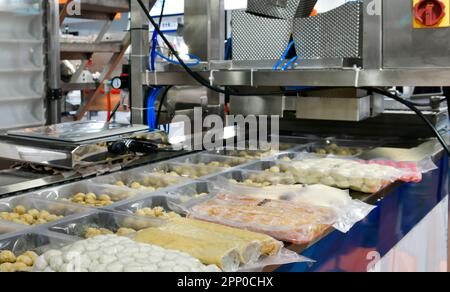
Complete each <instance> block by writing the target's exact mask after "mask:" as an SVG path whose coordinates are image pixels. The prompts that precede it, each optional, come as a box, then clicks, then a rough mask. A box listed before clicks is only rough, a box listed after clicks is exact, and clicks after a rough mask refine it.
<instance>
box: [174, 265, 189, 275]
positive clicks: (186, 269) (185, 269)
mask: <svg viewBox="0 0 450 292" xmlns="http://www.w3.org/2000/svg"><path fill="white" fill-rule="evenodd" d="M172 270H173V271H174V272H176V273H186V272H189V271H190V268H189V267H187V266H184V265H177V266H176V267H174V268H173V269H172Z"/></svg>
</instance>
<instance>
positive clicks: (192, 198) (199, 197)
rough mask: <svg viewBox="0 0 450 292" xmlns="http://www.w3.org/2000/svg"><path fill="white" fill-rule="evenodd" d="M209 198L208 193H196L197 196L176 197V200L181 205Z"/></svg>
mask: <svg viewBox="0 0 450 292" xmlns="http://www.w3.org/2000/svg"><path fill="white" fill-rule="evenodd" d="M207 196H209V194H208V193H198V194H194V195H192V196H191V195H181V196H179V197H178V199H179V200H180V202H181V203H187V202H190V201H192V200H198V199H201V198H205V197H207Z"/></svg>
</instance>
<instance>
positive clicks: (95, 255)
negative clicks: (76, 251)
mask: <svg viewBox="0 0 450 292" xmlns="http://www.w3.org/2000/svg"><path fill="white" fill-rule="evenodd" d="M86 255H87V256H88V257H89V258H90V259H91V261H95V260H98V259H99V257H100V253H99V252H97V251H88V252H87V253H86Z"/></svg>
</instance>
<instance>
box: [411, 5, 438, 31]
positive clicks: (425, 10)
mask: <svg viewBox="0 0 450 292" xmlns="http://www.w3.org/2000/svg"><path fill="white" fill-rule="evenodd" d="M414 17H415V18H416V20H417V21H418V22H419V23H421V24H423V25H425V26H434V25H436V24H439V22H441V20H442V19H443V18H444V17H445V4H444V3H443V2H442V1H439V0H421V1H419V3H417V4H416V5H415V6H414Z"/></svg>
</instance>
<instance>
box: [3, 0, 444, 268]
mask: <svg viewBox="0 0 450 292" xmlns="http://www.w3.org/2000/svg"><path fill="white" fill-rule="evenodd" d="M140 2H141V3H140ZM325 2H326V1H325ZM429 2H430V3H429ZM154 3H155V1H137V0H131V1H130V15H131V27H130V29H131V30H130V33H131V39H132V53H131V78H130V82H129V83H130V92H131V98H130V99H131V104H132V107H131V108H132V110H131V120H132V123H133V125H131V126H130V125H119V124H104V123H98V122H77V123H71V124H61V125H55V126H49V127H39V128H32V129H26V130H11V131H9V132H7V133H5V134H4V135H2V136H1V137H0V156H1V157H2V158H4V159H9V160H14V162H15V163H17V162H19V164H14V166H15V168H14V169H12V170H4V171H2V172H0V177H1V178H2V186H0V195H3V196H5V197H6V196H7V197H11V196H12V197H14V196H17V195H19V194H24V193H25V194H26V195H31V194H33V193H34V194H36V193H41V194H42V193H45V192H46V191H51V190H54V189H55V188H57V189H58V192H60V193H61V194H62V193H65V190H66V189H67V190H70V191H72V188H73V187H74V186H76V185H77V184H80V181H81V184H82V185H83V182H84V181H85V179H94V180H93V182H94V184H96V183H97V182H99V183H105V181H106V182H107V183H111V184H114V183H116V182H117V181H118V179H116V178H119V177H121V174H124V172H119V173H116V171H118V170H125V176H124V177H122V178H123V180H125V179H126V178H127V174H126V173H127V172H128V174H129V175H135V176H138V172H139V169H137V170H134V169H136V167H138V166H139V167H143V168H146V169H147V170H150V169H151V170H152V171H160V172H161V171H162V172H163V173H164V172H166V173H168V172H170V170H171V169H172V168H173V167H174V166H178V167H180V165H181V166H183V167H187V168H189V169H190V170H189V171H188V170H186V172H187V173H188V174H189V175H191V176H192V173H194V175H193V176H195V177H196V178H194V179H193V181H191V180H189V181H177V182H174V183H168V184H167V185H165V186H163V188H162V189H161V190H162V191H164V190H165V188H164V187H169V188H171V187H176V188H177V191H178V192H179V193H183V192H184V191H183V190H185V191H186V192H187V190H189V188H188V187H187V186H188V185H189V184H191V183H193V182H194V183H196V184H201V185H202V190H199V193H204V192H207V189H206V190H205V185H204V183H205V182H208V183H213V180H212V177H213V176H214V175H217V174H223V173H227V170H226V169H221V168H219V169H217V168H216V169H214V168H207V169H206V173H205V169H200V170H198V167H200V168H202V167H205V165H208V163H212V162H214V164H216V163H219V164H220V163H222V165H223V164H228V163H229V162H228V159H229V157H236V156H239V155H241V157H240V158H241V159H244V160H246V161H241V162H240V163H237V165H232V166H231V168H232V170H236V171H237V172H239V171H242V169H244V171H246V170H251V171H255V170H256V171H258V169H252V167H255V165H256V164H254V162H255V161H254V160H255V157H253V158H252V157H251V155H249V153H251V152H252V151H254V150H249V149H246V150H245V149H244V153H237V154H236V153H233V152H231V153H230V151H229V150H226V149H217V150H215V151H206V150H205V151H201V152H200V155H203V156H204V158H202V159H206V158H208V157H209V159H210V160H208V161H207V162H205V161H204V160H199V159H198V158H195V157H194V158H192V156H189V157H191V158H189V157H187V158H186V159H188V160H189V162H186V161H187V160H184V158H181V160H180V158H178V157H179V156H182V157H184V155H187V154H189V153H191V152H192V151H189V149H188V148H189V147H187V148H186V147H182V148H181V149H183V151H172V150H173V149H171V148H170V146H169V145H168V143H167V142H168V140H167V138H166V137H165V134H163V133H161V132H160V131H156V132H150V133H149V132H148V127H145V126H140V125H141V124H145V121H146V111H145V109H146V108H147V101H146V97H147V92H148V89H149V88H152V87H164V88H167V101H166V102H165V104H164V106H165V108H166V112H167V113H166V114H165V115H163V117H162V119H163V120H164V121H165V123H167V124H170V123H171V122H172V121H173V118H174V117H175V116H177V115H180V114H183V115H186V116H194V107H196V108H200V109H201V111H202V113H203V116H207V115H208V114H218V115H219V116H222V117H223V118H225V120H226V117H227V115H243V116H256V117H258V118H261V117H266V116H269V117H270V116H272V119H274V117H276V119H278V118H279V130H280V131H279V133H278V135H279V136H277V137H276V139H274V140H279V142H280V143H281V144H280V145H287V146H286V147H281V148H280V149H278V150H276V151H273V152H270V151H269V152H270V153H269V156H270V157H278V156H277V155H280V154H281V155H283V154H284V155H289V153H291V154H292V153H294V154H295V153H301V152H305V151H306V152H313V153H319V154H320V153H322V154H323V153H325V154H335V155H339V154H348V153H350V154H351V155H350V156H352V157H358V158H361V159H376V158H386V159H392V160H395V161H409V162H411V161H413V162H420V161H422V160H424V159H427V158H431V160H432V161H433V162H434V164H436V166H437V168H436V169H434V170H432V171H430V172H428V173H426V174H424V176H423V180H422V182H420V183H401V182H397V183H394V184H391V185H389V186H387V187H386V188H383V189H382V190H381V191H379V192H377V193H374V194H363V193H360V192H352V193H351V195H352V197H353V198H355V199H360V200H363V201H365V202H367V203H369V204H373V205H376V206H377V208H376V209H375V210H374V211H373V212H372V213H370V215H369V216H368V217H367V218H366V219H364V220H363V221H361V222H359V223H358V224H356V225H355V226H354V227H353V228H352V230H351V231H350V232H348V233H347V234H343V233H339V232H337V231H335V230H333V229H330V230H328V231H327V232H326V233H325V234H324V235H323V236H321V237H320V238H319V239H318V240H317V241H315V242H313V243H310V244H308V245H292V246H290V247H289V248H290V249H292V250H294V251H297V252H301V254H302V255H304V256H306V257H309V258H311V259H313V260H315V261H316V262H315V263H314V264H312V265H310V264H292V265H286V266H281V267H272V268H268V269H267V270H278V271H368V270H372V271H376V270H380V271H390V270H401V269H402V268H403V269H404V267H402V266H401V265H400V266H399V265H397V266H395V265H393V264H392V263H393V262H395V261H397V263H399V262H400V263H405V264H407V263H410V262H411V261H412V262H414V263H415V264H414V265H415V266H414V265H413V267H412V269H415V270H442V269H446V267H444V268H443V266H444V265H445V263H447V242H448V238H447V230H446V229H447V226H448V188H449V181H448V177H449V176H448V166H449V162H448V154H447V153H446V151H445V150H444V149H443V148H442V147H441V144H440V143H439V141H438V139H436V137H435V135H436V133H439V135H440V136H442V137H443V139H444V140H445V141H447V142H446V143H447V145H448V120H449V114H448V113H449V111H448V105H447V104H446V103H445V102H444V101H445V99H446V98H447V99H448V98H449V95H448V91H447V90H446V87H450V81H449V79H448V76H449V75H450V59H449V58H448V55H449V53H450V45H449V43H448V41H447V40H449V39H450V21H449V19H450V11H449V9H450V1H441V0H440V1H438V0H436V1H420V0H398V1H388V0H364V1H334V2H333V3H332V4H331V3H330V4H329V7H328V6H327V5H324V4H323V1H320V0H319V1H317V0H282V1H273V0H249V1H248V4H247V8H246V9H242V10H235V11H232V12H229V11H226V10H225V9H224V1H223V0H189V1H185V15H184V24H183V30H180V31H179V32H177V33H179V34H180V36H182V37H183V40H184V42H185V43H186V44H187V47H188V48H189V54H192V55H196V56H199V57H200V58H201V61H202V62H200V64H199V65H198V66H194V67H192V68H191V69H190V70H192V71H191V72H188V71H186V70H185V69H184V68H182V67H181V66H179V65H174V64H170V63H169V62H166V61H164V60H162V61H157V66H156V68H157V69H155V70H154V71H152V70H149V66H148V59H149V58H148V54H149V52H150V38H149V32H148V27H149V25H150V27H151V26H152V24H149V20H148V19H147V17H146V16H147V15H146V13H144V12H143V10H142V7H141V6H142V5H146V6H147V9H151V7H152V6H153V5H154ZM141 4H142V5H141ZM441 4H443V5H441ZM424 5H425V6H424ZM426 5H432V7H433V8H434V9H432V12H431V13H432V15H431V16H430V15H428V14H427V13H428V12H429V11H428V12H427V6H426ZM318 7H321V9H322V10H319V11H313V10H314V8H316V10H317V8H318ZM323 7H325V8H323ZM313 12H314V13H313ZM313 14H314V16H311V15H313ZM225 36H226V38H228V37H230V40H231V41H230V44H231V45H229V46H227V47H228V49H229V50H230V52H231V54H227V55H228V56H229V58H228V59H227V60H225V58H224V56H225V50H226V48H225V43H224V40H225ZM158 44H159V47H161V48H162V51H165V52H167V51H169V52H170V47H168V45H167V44H166V43H164V41H163V40H161V38H160V39H159V43H158ZM287 48H288V49H287ZM171 53H172V54H171V55H176V54H177V52H171ZM280 58H282V59H281V60H280ZM174 60H176V59H174ZM186 62H188V60H186ZM281 67H283V68H281ZM193 75H194V76H193ZM268 93H269V94H268ZM383 93H385V94H383ZM392 95H394V97H399V98H402V99H406V100H408V101H409V102H410V103H413V104H416V105H419V108H420V109H422V112H423V116H424V117H425V118H426V119H428V121H429V122H430V123H429V124H425V123H423V120H422V119H421V118H420V117H419V116H416V115H415V113H414V111H412V110H411V108H410V107H408V106H407V105H405V104H398V103H396V102H394V101H392V100H391V99H390V98H391V97H392ZM186 100H188V101H186ZM430 125H431V126H432V127H433V128H434V129H435V131H430ZM225 126H231V127H234V128H236V125H234V124H230V125H228V124H226V125H225ZM188 128H189V129H190V128H191V127H188ZM194 129H195V131H197V132H194V133H192V132H189V133H188V132H187V130H186V131H185V132H183V134H182V135H181V136H186V137H187V136H190V135H193V136H195V135H201V136H203V135H205V134H207V133H208V130H210V129H208V128H202V127H200V129H196V128H195V127H194ZM237 130H238V131H233V133H237V132H239V130H242V129H237ZM222 132H223V131H222ZM232 136H233V135H231V137H230V136H227V137H226V138H228V139H230V138H234V137H232ZM222 138H224V137H222ZM239 138H242V137H239ZM244 138H245V137H244ZM269 138H270V137H269ZM272 138H275V137H272ZM133 139H137V140H142V139H147V140H149V141H151V142H152V143H153V144H155V145H156V146H157V147H156V149H155V152H154V153H151V154H146V155H142V154H140V155H137V156H136V155H130V154H129V153H128V152H127V153H126V154H125V155H119V156H117V155H112V154H111V153H110V151H109V149H108V145H111V143H113V142H116V141H122V140H133ZM236 139H237V138H236ZM269 140H270V139H269ZM185 142H186V144H189V145H190V142H191V141H185ZM441 142H442V141H441ZM224 145H225V144H224ZM164 146H166V147H169V150H167V149H164ZM157 148H160V150H161V151H157V150H158V149H157ZM191 150H192V149H191ZM245 151H248V152H249V153H245ZM330 152H332V153H330ZM194 155H195V154H194ZM344 156H346V155H344ZM347 156H348V155H347ZM256 160H260V157H258V159H256ZM225 161H227V162H225ZM260 162H261V161H260ZM261 163H267V162H264V159H263V161H262V162H261ZM183 167H182V170H183V171H184V170H185V169H184V168H183ZM259 170H260V169H259ZM105 173H108V174H109V173H112V174H109V175H106V176H104V175H103V174H105ZM97 176H98V178H96V177H97ZM108 178H111V181H108ZM75 188H76V187H75ZM59 189H61V190H60V191H59ZM74 191H75V192H76V191H77V190H75V189H74ZM79 191H81V190H79ZM58 192H57V193H58ZM119 205H120V204H119ZM113 207H116V206H115V205H114V206H113ZM436 226H439V227H436ZM444 226H445V230H444V228H443V227H444ZM436 228H437V229H439V230H438V231H436ZM430 230H433V233H432V232H431V231H430ZM0 238H1V237H0ZM411 242H415V245H414V246H413V247H412V246H411ZM444 242H445V244H443V243H444ZM431 251H433V252H431Z"/></svg>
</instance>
